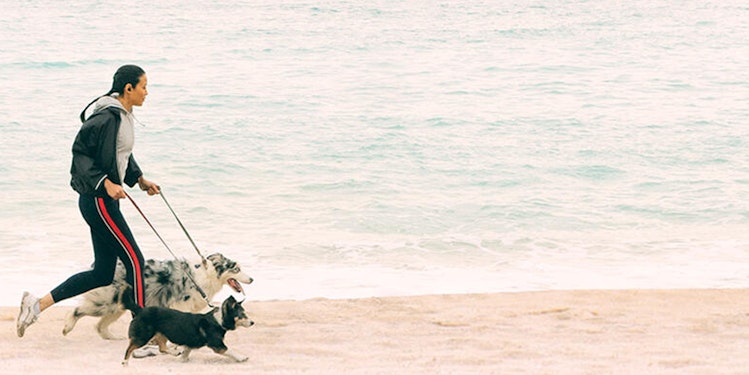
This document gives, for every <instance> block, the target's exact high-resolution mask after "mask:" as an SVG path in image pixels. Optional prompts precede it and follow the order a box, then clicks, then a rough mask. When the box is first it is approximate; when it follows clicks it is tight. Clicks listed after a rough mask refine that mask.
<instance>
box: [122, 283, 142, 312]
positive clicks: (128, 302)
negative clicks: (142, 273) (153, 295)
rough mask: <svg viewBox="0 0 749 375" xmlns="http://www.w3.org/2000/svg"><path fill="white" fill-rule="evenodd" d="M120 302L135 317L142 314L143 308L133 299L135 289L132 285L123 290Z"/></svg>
mask: <svg viewBox="0 0 749 375" xmlns="http://www.w3.org/2000/svg"><path fill="white" fill-rule="evenodd" d="M120 302H121V303H122V305H123V306H125V308H126V309H128V310H130V311H132V312H133V314H134V315H138V314H140V312H141V310H143V308H142V307H140V306H138V304H137V303H135V299H134V298H133V287H131V286H130V285H128V286H126V287H125V288H124V289H123V290H122V293H120Z"/></svg>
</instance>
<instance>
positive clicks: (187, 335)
mask: <svg viewBox="0 0 749 375" xmlns="http://www.w3.org/2000/svg"><path fill="white" fill-rule="evenodd" d="M122 302H123V304H124V306H125V308H127V309H128V310H130V311H132V312H133V314H134V317H133V320H132V321H130V328H129V329H128V336H129V337H130V345H128V347H127V350H125V358H124V359H123V361H122V365H123V366H127V364H128V360H129V359H130V355H131V354H132V353H133V351H135V349H138V348H140V347H142V346H144V345H146V344H147V343H148V342H149V341H151V339H154V340H155V341H156V342H157V343H158V344H159V350H160V351H161V352H162V353H171V354H175V355H179V356H180V358H181V359H182V361H183V362H187V360H188V359H189V358H188V357H189V355H190V351H191V350H193V349H198V348H202V347H204V346H207V347H209V348H211V349H213V351H214V352H216V353H218V354H221V355H225V356H227V357H229V358H231V359H233V360H235V361H237V362H244V361H246V360H247V357H246V356H244V355H241V354H237V353H234V352H233V351H232V350H230V349H229V348H227V347H226V344H224V335H225V334H226V331H232V330H235V329H237V327H251V326H252V325H253V324H254V323H253V322H252V321H251V320H250V319H249V318H247V314H245V311H244V308H243V307H242V304H241V303H240V302H237V300H236V299H234V296H231V297H229V298H227V299H226V300H225V301H224V302H223V303H222V304H221V308H220V309H219V308H218V307H216V308H214V309H213V310H212V311H210V312H208V313H205V314H193V313H186V312H182V311H177V310H174V309H168V308H165V307H155V306H149V307H145V308H141V307H140V306H138V305H136V304H135V302H134V301H133V296H132V292H130V293H128V290H127V288H126V290H125V293H124V294H123V297H122ZM167 340H169V341H171V342H172V343H175V344H178V345H181V346H182V352H181V353H179V352H172V351H170V350H169V349H168V348H167V346H166V341H167Z"/></svg>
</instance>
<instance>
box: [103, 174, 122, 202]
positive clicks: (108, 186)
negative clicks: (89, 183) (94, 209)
mask: <svg viewBox="0 0 749 375" xmlns="http://www.w3.org/2000/svg"><path fill="white" fill-rule="evenodd" d="M104 189H105V190H106V191H107V195H109V196H110V197H112V199H122V198H125V189H123V188H122V185H118V184H115V183H114V182H112V181H109V179H108V178H107V179H104Z"/></svg>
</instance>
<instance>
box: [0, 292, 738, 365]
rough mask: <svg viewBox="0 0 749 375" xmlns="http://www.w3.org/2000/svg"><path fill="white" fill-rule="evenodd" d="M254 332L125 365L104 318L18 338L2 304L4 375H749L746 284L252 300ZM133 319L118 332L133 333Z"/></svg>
mask: <svg viewBox="0 0 749 375" xmlns="http://www.w3.org/2000/svg"><path fill="white" fill-rule="evenodd" d="M244 306H245V308H246V309H247V310H248V312H249V314H250V315H251V317H252V318H253V320H254V321H255V323H256V324H255V326H254V327H251V328H242V329H240V330H238V331H233V332H228V333H227V335H226V342H227V344H228V346H229V347H230V348H232V349H234V350H235V351H237V352H240V353H242V354H245V355H247V356H249V357H250V359H249V361H247V362H244V363H234V362H232V361H231V360H230V359H228V358H225V357H222V356H218V355H216V354H214V353H213V352H212V351H211V350H210V349H207V348H203V349H200V350H197V351H194V352H193V353H192V354H191V357H190V361H189V362H188V363H181V362H180V361H179V359H178V358H176V357H172V356H169V355H160V356H156V357H148V358H143V359H131V360H130V365H129V366H128V367H122V366H121V364H120V363H121V360H122V356H123V354H124V351H125V348H126V346H127V343H126V341H122V340H120V341H117V340H114V341H105V340H102V339H100V338H99V337H98V335H97V334H96V332H95V331H94V328H93V327H94V324H95V322H96V319H94V318H83V319H81V321H80V322H79V323H78V326H77V327H76V329H75V330H74V331H73V332H71V333H70V334H69V335H68V336H62V334H61V330H62V326H63V321H64V318H65V315H66V314H67V313H68V312H69V311H70V310H71V308H70V307H53V308H51V309H49V310H48V311H46V312H44V314H43V315H42V317H41V318H40V320H39V321H38V322H37V323H36V324H34V325H33V326H31V327H30V328H29V329H28V330H27V332H26V336H25V337H23V338H18V337H17V336H16V329H15V318H16V315H17V312H18V310H17V309H18V308H17V307H15V306H13V307H4V308H0V327H2V329H1V330H0V334H1V335H2V339H0V373H2V374H55V375H63V374H90V373H106V374H165V373H173V374H201V375H202V374H239V373H251V374H258V373H312V374H315V373H326V374H341V373H381V374H435V373H474V374H479V373H480V374H746V373H749V355H748V354H747V349H746V348H747V347H746V346H745V345H747V343H749V315H747V311H749V290H743V289H742V290H740V289H735V290H734V289H728V290H622V291H546V292H523V293H498V294H469V295H429V296H417V297H388V298H366V299H351V300H328V299H311V300H305V301H250V300H248V301H245V303H244ZM128 321H129V317H127V315H126V316H123V318H121V319H120V320H119V321H118V322H117V323H115V325H113V327H112V330H113V332H115V333H118V334H122V335H126V331H127V324H128Z"/></svg>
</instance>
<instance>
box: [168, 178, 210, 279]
mask: <svg viewBox="0 0 749 375" xmlns="http://www.w3.org/2000/svg"><path fill="white" fill-rule="evenodd" d="M159 195H160V196H161V199H163V200H164V203H166V206H167V207H168V208H169V211H171V212H172V216H174V218H175V219H177V224H179V227H180V228H182V231H183V232H185V235H186V236H187V239H188V240H190V243H191V244H192V247H194V248H195V251H196V252H197V253H198V255H199V256H200V259H202V260H203V264H205V262H206V260H205V257H204V256H203V254H201V253H200V250H199V249H198V245H196V244H195V241H193V240H192V237H191V236H190V233H188V232H187V229H186V228H185V226H184V225H182V220H180V219H179V217H178V216H177V214H176V213H175V212H174V210H173V209H172V205H170V204H169V201H167V200H166V196H165V195H164V190H162V189H161V186H159Z"/></svg>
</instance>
